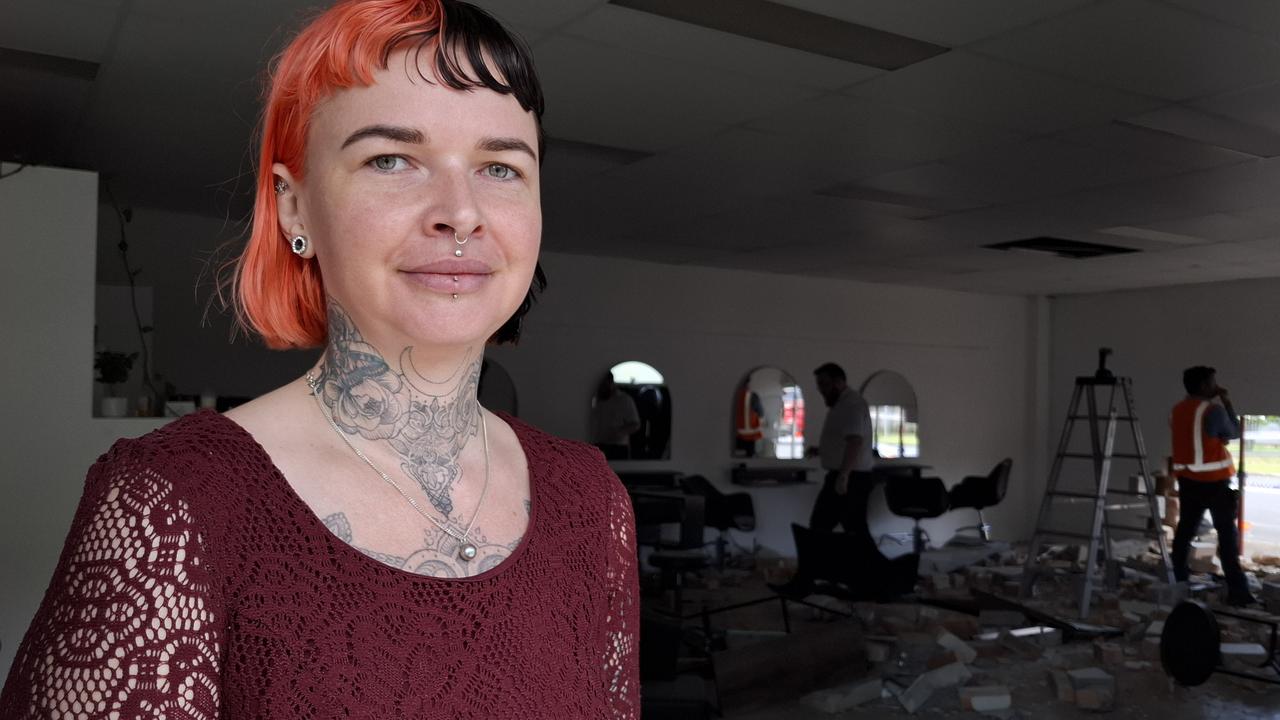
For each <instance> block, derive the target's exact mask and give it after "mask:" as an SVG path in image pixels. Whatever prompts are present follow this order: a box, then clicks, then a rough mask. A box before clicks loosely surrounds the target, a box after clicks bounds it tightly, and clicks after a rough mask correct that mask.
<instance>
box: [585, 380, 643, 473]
mask: <svg viewBox="0 0 1280 720" xmlns="http://www.w3.org/2000/svg"><path fill="white" fill-rule="evenodd" d="M639 429H640V412H639V411H638V410H637V409H636V402H635V400H632V399H631V396H630V395H628V394H627V393H626V392H624V391H623V390H621V389H620V388H619V387H618V386H617V384H616V383H615V382H614V379H613V374H612V373H606V374H605V376H604V379H602V380H601V381H600V385H599V386H598V387H597V388H596V397H595V400H594V401H593V402H592V403H591V443H592V444H593V445H595V446H596V447H598V448H600V450H601V452H603V453H604V456H605V458H606V459H608V460H626V459H627V458H629V457H631V436H632V435H633V434H634V433H635V432H636V431H637V430H639Z"/></svg>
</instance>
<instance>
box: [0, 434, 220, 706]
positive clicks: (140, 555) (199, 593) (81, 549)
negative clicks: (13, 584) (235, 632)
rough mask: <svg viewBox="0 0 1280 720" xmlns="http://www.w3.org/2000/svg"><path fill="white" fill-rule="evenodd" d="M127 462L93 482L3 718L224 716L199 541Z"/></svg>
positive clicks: (105, 469) (216, 622)
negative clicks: (220, 713) (220, 703)
mask: <svg viewBox="0 0 1280 720" xmlns="http://www.w3.org/2000/svg"><path fill="white" fill-rule="evenodd" d="M129 455H130V453H128V452H123V451H119V448H117V449H116V450H113V451H112V453H111V455H110V456H109V457H108V458H107V459H104V460H102V461H99V463H97V464H96V465H94V466H93V468H91V469H90V471H89V476H88V479H87V480H86V482H85V492H84V495H83V497H82V498H81V500H80V507H79V508H78V509H77V511H76V515H75V519H74V520H73V522H72V526H71V531H70V533H69V534H68V536H67V541H66V544H65V546H64V547H63V550H62V556H61V558H60V559H59V561H58V565H57V568H56V570H55V571H54V575H53V579H52V581H51V582H50V585H49V589H48V590H47V591H46V593H45V596H44V600H43V602H42V603H41V605H40V608H39V610H38V611H37V612H36V615H35V618H34V619H33V620H32V623H31V626H30V628H29V629H28V630H27V634H26V637H25V638H24V639H23V642H22V645H21V646H20V647H19V648H18V654H17V657H16V658H15V659H14V664H13V667H12V668H11V669H10V671H9V678H8V681H7V682H6V683H5V687H4V691H3V694H0V717H3V718H6V719H11V718H56V719H57V720H88V719H89V718H113V719H114V718H121V719H123V718H130V719H132V718H148V719H151V718H192V719H199V718H216V717H217V715H218V661H219V642H220V639H221V638H220V630H219V626H220V624H221V623H222V622H223V617H222V612H221V609H220V607H219V605H218V603H217V602H215V600H214V598H213V597H212V595H211V592H210V587H211V585H210V583H209V572H208V568H207V563H206V558H205V557H204V556H203V553H202V551H201V550H202V548H201V545H202V537H201V534H200V532H199V530H198V529H197V527H196V524H195V522H194V520H193V518H192V516H191V511H190V508H189V507H188V506H187V504H186V503H185V502H184V501H183V500H181V499H180V498H178V497H177V496H176V495H175V493H174V488H173V485H172V484H171V483H170V482H168V481H166V480H165V479H164V478H163V477H161V476H160V474H159V473H157V472H155V471H154V470H152V469H150V467H149V466H148V465H147V464H146V463H143V462H140V461H137V460H136V459H131V458H130V457H129Z"/></svg>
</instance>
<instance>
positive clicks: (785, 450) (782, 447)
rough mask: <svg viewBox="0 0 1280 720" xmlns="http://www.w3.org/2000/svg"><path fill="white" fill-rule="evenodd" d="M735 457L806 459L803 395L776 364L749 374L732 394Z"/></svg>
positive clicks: (794, 382) (797, 386) (792, 379)
mask: <svg viewBox="0 0 1280 720" xmlns="http://www.w3.org/2000/svg"><path fill="white" fill-rule="evenodd" d="M733 456H734V457H740V458H748V457H760V458H768V459H770V460H799V459H802V458H804V394H803V393H802V392H801V391H800V386H799V385H798V384H796V381H795V378H793V377H791V375H789V374H788V373H787V372H786V371H785V370H780V369H778V368H776V367H759V368H756V369H755V370H752V371H751V372H749V373H747V376H746V377H744V378H742V382H739V383H738V389H737V390H736V391H735V392H734V394H733Z"/></svg>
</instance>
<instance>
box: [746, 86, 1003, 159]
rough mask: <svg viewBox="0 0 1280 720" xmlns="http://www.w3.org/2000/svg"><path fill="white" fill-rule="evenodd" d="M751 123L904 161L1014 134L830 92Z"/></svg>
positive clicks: (833, 146)
mask: <svg viewBox="0 0 1280 720" xmlns="http://www.w3.org/2000/svg"><path fill="white" fill-rule="evenodd" d="M749 125H750V126H751V127H753V128H756V129H759V130H766V131H768V132H776V133H780V134H785V135H791V136H793V137H808V138H813V139H815V140H816V141H817V142H821V143H825V144H827V145H828V146H829V147H830V148H831V151H832V152H833V153H834V154H835V157H837V158H838V157H839V155H838V153H839V152H840V151H841V150H843V149H846V148H852V149H854V150H855V151H858V150H860V151H862V152H865V151H866V150H868V149H870V150H871V151H873V152H875V153H876V154H877V155H880V156H883V157H888V158H893V159H896V160H901V161H905V162H926V161H929V160H936V159H938V158H942V157H946V156H948V155H955V154H957V153H961V152H965V151H968V150H973V149H975V148H980V147H983V146H989V145H994V144H998V143H1002V142H1008V141H1010V140H1013V139H1014V138H1016V137H1017V134H1015V133H1013V132H1010V131H1008V130H1004V129H1001V128H997V127H993V126H989V125H980V124H977V123H971V122H967V121H964V120H956V119H949V118H942V117H937V116H935V115H929V114H927V113H922V112H919V111H916V110H910V109H906V108H898V107H892V106H889V105H885V104H881V103H876V102H872V101H870V100H866V99H861V98H850V97H845V96H840V95H828V96H824V97H820V98H816V99H813V100H808V101H805V102H802V103H799V104H797V105H795V106H793V107H790V108H787V109H786V110H785V111H781V112H775V113H773V114H772V115H768V116H764V117H761V118H760V119H758V120H753V121H751V122H750V123H749Z"/></svg>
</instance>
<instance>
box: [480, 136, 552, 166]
mask: <svg viewBox="0 0 1280 720" xmlns="http://www.w3.org/2000/svg"><path fill="white" fill-rule="evenodd" d="M476 147H477V148H479V149H481V150H484V151H485V152H507V151H509V150H518V151H520V152H522V153H526V154H528V155H529V157H531V158H533V159H534V160H537V159H538V154H537V153H535V152H534V151H533V148H531V147H529V143H527V142H525V141H523V140H521V139H520V138H513V137H490V138H484V139H483V140H481V141H480V142H479V143H477V144H476Z"/></svg>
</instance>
